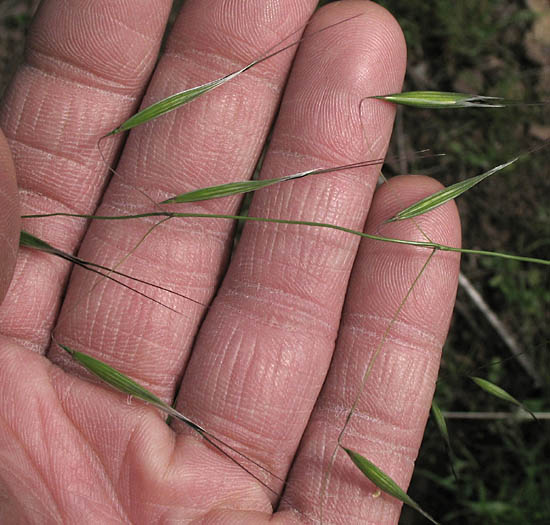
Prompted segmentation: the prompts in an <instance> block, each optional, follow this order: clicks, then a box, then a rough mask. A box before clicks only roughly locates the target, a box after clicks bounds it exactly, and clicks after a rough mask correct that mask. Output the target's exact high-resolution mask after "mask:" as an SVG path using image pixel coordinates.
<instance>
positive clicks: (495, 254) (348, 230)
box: [22, 211, 550, 266]
mask: <svg viewBox="0 0 550 525" xmlns="http://www.w3.org/2000/svg"><path fill="white" fill-rule="evenodd" d="M45 217H73V218H79V219H96V220H113V221H114V220H129V219H142V218H145V217H170V218H172V217H173V218H176V217H178V218H203V219H228V220H237V221H250V222H266V223H276V224H294V225H299V226H311V227H315V228H328V229H332V230H338V231H342V232H345V233H350V234H352V235H357V236H359V237H363V238H365V239H371V240H373V241H382V242H391V243H394V244H402V245H406V246H417V247H419V248H427V249H431V250H439V251H442V252H455V253H464V254H471V255H485V256H487V257H499V258H501V259H511V260H514V261H521V262H528V263H534V264H543V265H545V266H550V260H547V259H538V258H536V257H524V256H522V255H515V254H509V253H502V252H490V251H486V250H473V249H468V248H456V247H454V246H447V245H445V244H439V243H437V242H432V241H408V240H405V239H395V238H393V237H384V236H382V235H372V234H370V233H365V232H361V231H358V230H353V229H352V228H346V227H345V226H338V225H337V224H329V223H325V222H314V221H294V220H289V219H273V218H268V217H251V216H247V215H246V216H245V215H229V214H223V213H179V212H178V213H176V212H167V211H166V212H161V211H158V212H146V213H137V214H134V215H109V216H107V215H87V214H79V213H65V212H59V213H43V214H35V215H23V216H22V218H23V219H39V218H45Z"/></svg>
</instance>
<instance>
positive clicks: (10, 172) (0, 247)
mask: <svg viewBox="0 0 550 525" xmlns="http://www.w3.org/2000/svg"><path fill="white" fill-rule="evenodd" d="M20 222H21V219H20V213H19V197H18V195H17V183H16V180H15V166H14V164H13V159H12V156H11V152H10V148H9V146H8V142H7V141H6V138H5V136H4V134H3V133H2V130H0V302H2V300H3V299H4V297H5V295H6V293H7V291H8V288H9V285H10V282H11V278H12V276H13V272H14V269H15V261H16V259H17V249H18V247H19V232H20V231H21V224H20Z"/></svg>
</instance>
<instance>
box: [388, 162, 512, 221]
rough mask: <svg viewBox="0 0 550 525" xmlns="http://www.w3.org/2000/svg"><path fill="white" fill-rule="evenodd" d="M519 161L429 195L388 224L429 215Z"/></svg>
mask: <svg viewBox="0 0 550 525" xmlns="http://www.w3.org/2000/svg"><path fill="white" fill-rule="evenodd" d="M519 159H520V156H518V157H514V158H513V159H512V160H509V161H508V162H505V163H504V164H500V165H499V166H495V167H494V168H491V169H490V170H488V171H486V172H484V173H482V174H481V175H476V176H475V177H471V178H469V179H466V180H463V181H460V182H457V183H456V184H451V186H447V187H446V188H444V189H442V190H440V191H437V192H435V193H433V194H432V195H429V196H428V197H425V198H424V199H422V200H420V201H418V202H416V203H414V204H413V205H411V206H409V207H408V208H405V209H404V210H402V211H400V212H399V213H397V214H396V215H395V216H393V217H392V218H391V219H388V220H387V221H386V222H394V221H401V220H404V219H411V218H413V217H417V216H418V215H422V214H424V213H427V212H429V211H431V210H433V209H435V208H437V207H439V206H442V205H443V204H445V203H446V202H449V201H451V200H453V199H456V198H457V197H460V195H462V194H463V193H465V192H467V191H468V190H470V189H472V188H473V187H474V186H476V185H477V184H479V183H480V182H481V181H483V180H485V179H487V178H488V177H490V176H491V175H494V174H495V173H497V172H499V171H502V170H503V169H505V168H507V167H508V166H511V165H512V164H514V163H515V162H517V161H518V160H519Z"/></svg>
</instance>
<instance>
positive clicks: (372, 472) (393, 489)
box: [342, 447, 439, 525]
mask: <svg viewBox="0 0 550 525" xmlns="http://www.w3.org/2000/svg"><path fill="white" fill-rule="evenodd" d="M342 448H343V449H344V451H345V452H346V454H347V455H348V456H349V457H350V458H351V460H352V461H353V462H354V463H355V465H356V466H357V467H358V468H359V470H360V471H361V472H362V473H363V474H364V475H365V476H366V477H367V478H368V479H369V480H370V481H371V482H372V483H374V485H376V486H377V487H378V488H379V489H380V490H382V491H384V492H385V493H386V494H389V495H390V496H393V497H394V498H396V499H398V500H399V501H402V502H403V503H405V504H406V505H408V506H409V507H411V508H413V509H414V510H416V511H417V512H419V513H420V514H422V516H424V517H425V518H426V519H427V520H429V521H430V522H432V523H434V524H435V525H439V522H437V521H436V520H435V519H434V518H432V517H431V516H430V515H429V514H428V513H427V512H426V511H424V510H423V509H422V508H421V507H420V505H418V503H416V502H415V501H414V500H413V499H412V498H411V497H410V496H409V495H408V494H407V493H406V492H405V491H404V490H403V489H402V488H401V487H400V486H399V485H398V484H397V483H396V482H395V481H394V480H393V479H392V478H390V476H388V475H387V474H386V473H385V472H383V471H382V470H380V469H379V468H378V467H377V466H376V465H375V464H374V463H372V461H369V460H368V459H367V458H365V457H364V456H362V455H361V454H359V453H357V452H354V451H353V450H350V449H349V448H346V447H342Z"/></svg>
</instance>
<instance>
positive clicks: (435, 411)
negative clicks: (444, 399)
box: [432, 399, 458, 481]
mask: <svg viewBox="0 0 550 525" xmlns="http://www.w3.org/2000/svg"><path fill="white" fill-rule="evenodd" d="M432 415H433V417H434V421H435V424H436V425H437V428H438V430H439V433H440V434H441V436H442V437H443V440H444V441H445V447H446V448H447V453H448V455H449V464H450V465H451V471H452V472H453V476H454V478H455V480H457V481H458V476H457V475H456V471H455V468H454V458H455V455H454V451H453V447H452V446H451V438H450V437H449V429H448V428H447V422H446V421H445V417H444V416H443V413H442V412H441V409H440V408H439V405H438V404H437V403H436V401H435V399H434V400H432Z"/></svg>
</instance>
